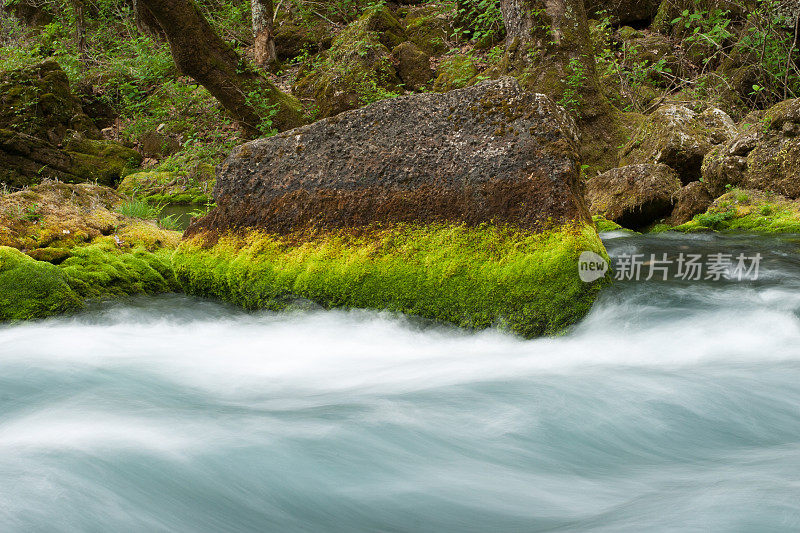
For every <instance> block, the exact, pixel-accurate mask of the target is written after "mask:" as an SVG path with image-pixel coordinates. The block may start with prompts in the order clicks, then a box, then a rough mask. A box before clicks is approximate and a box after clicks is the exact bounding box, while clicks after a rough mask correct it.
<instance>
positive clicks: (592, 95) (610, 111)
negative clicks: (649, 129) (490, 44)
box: [500, 0, 642, 172]
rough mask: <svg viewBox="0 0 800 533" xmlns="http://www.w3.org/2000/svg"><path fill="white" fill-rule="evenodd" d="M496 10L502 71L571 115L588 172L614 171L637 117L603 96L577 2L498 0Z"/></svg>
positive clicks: (582, 15)
mask: <svg viewBox="0 0 800 533" xmlns="http://www.w3.org/2000/svg"><path fill="white" fill-rule="evenodd" d="M500 10H501V12H502V15H503V23H504V25H505V28H506V48H507V53H506V59H505V63H506V69H507V70H508V71H512V72H514V73H515V75H517V76H518V77H519V78H520V80H521V81H523V82H524V83H525V85H527V86H528V87H529V88H530V89H532V90H535V91H537V92H541V93H544V94H547V95H548V96H551V97H553V98H554V99H556V100H558V101H559V103H561V104H562V105H564V107H566V108H567V109H568V110H570V111H571V112H573V114H574V115H575V117H576V119H577V122H578V125H579V126H580V129H581V132H582V136H583V142H582V143H581V155H582V158H583V162H584V163H586V164H588V165H590V167H591V171H592V172H594V171H605V170H608V169H609V168H613V167H615V166H616V163H617V162H618V157H617V151H618V147H619V146H620V144H622V143H623V141H624V139H625V138H626V135H627V133H628V131H629V130H630V129H631V128H632V127H634V126H635V125H636V124H638V123H639V122H640V121H641V119H642V117H641V116H635V115H633V114H624V113H622V112H620V111H619V110H618V109H616V108H615V107H614V106H613V105H611V103H610V102H609V101H608V99H607V98H606V97H605V95H604V94H603V91H602V89H601V86H600V81H599V79H598V75H597V70H596V66H595V60H594V51H593V48H592V44H591V41H590V37H589V25H588V22H587V20H586V11H585V9H584V4H583V0H501V1H500Z"/></svg>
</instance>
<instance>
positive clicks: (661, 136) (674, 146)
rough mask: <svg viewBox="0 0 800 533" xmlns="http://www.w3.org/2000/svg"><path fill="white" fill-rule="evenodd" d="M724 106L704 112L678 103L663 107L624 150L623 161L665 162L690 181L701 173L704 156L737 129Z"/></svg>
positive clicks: (684, 180) (685, 180) (622, 151)
mask: <svg viewBox="0 0 800 533" xmlns="http://www.w3.org/2000/svg"><path fill="white" fill-rule="evenodd" d="M732 125H733V122H732V121H731V119H730V117H728V116H727V115H725V113H724V112H723V111H720V110H718V109H717V110H709V111H706V112H704V113H702V114H698V113H695V112H694V111H692V110H691V109H688V108H686V107H683V106H677V105H672V104H670V105H664V106H661V107H659V108H658V109H657V110H656V111H654V112H653V114H652V115H650V116H649V117H648V121H647V122H646V123H645V124H644V125H643V126H642V128H641V129H639V131H638V132H637V133H636V134H634V136H633V137H632V138H631V140H630V141H628V143H626V144H625V146H623V148H622V150H621V152H620V165H621V166H626V165H632V164H637V163H662V164H665V165H667V166H669V167H671V168H672V169H673V170H675V171H676V172H677V173H678V176H679V177H680V179H681V181H682V182H683V183H684V184H688V183H690V182H692V181H698V180H699V179H700V177H701V167H702V163H703V157H704V156H705V155H706V154H707V153H708V152H710V151H711V149H712V147H713V146H714V145H715V144H719V143H720V142H725V141H726V140H728V139H729V138H730V136H731V135H733V133H734V132H735V129H731V126H732Z"/></svg>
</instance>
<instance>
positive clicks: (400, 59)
mask: <svg viewBox="0 0 800 533" xmlns="http://www.w3.org/2000/svg"><path fill="white" fill-rule="evenodd" d="M392 55H393V56H394V57H395V58H396V59H397V63H398V66H397V73H398V74H399V75H400V79H401V80H402V81H403V84H404V85H405V87H406V89H410V90H412V91H418V90H420V89H422V88H423V87H425V86H426V85H427V84H428V82H430V81H431V80H432V79H433V77H434V72H433V69H432V68H431V58H430V56H429V55H428V54H426V53H425V52H423V51H422V50H421V49H420V48H419V47H418V46H417V45H415V44H414V43H412V42H405V43H403V44H401V45H399V46H397V47H395V49H394V50H392Z"/></svg>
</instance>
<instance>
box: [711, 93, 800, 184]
mask: <svg viewBox="0 0 800 533" xmlns="http://www.w3.org/2000/svg"><path fill="white" fill-rule="evenodd" d="M798 135H800V99H793V100H786V101H784V102H781V103H779V104H777V105H775V106H773V107H772V108H770V109H768V110H767V111H766V112H764V113H763V117H762V118H761V120H758V121H755V122H754V123H751V124H746V126H744V125H743V128H742V131H741V132H740V133H739V134H738V135H736V136H735V137H734V138H732V139H731V140H730V141H728V142H727V143H725V144H724V145H721V146H718V147H716V148H715V149H714V150H713V151H711V152H709V153H708V155H707V156H706V157H705V159H704V161H703V167H702V173H703V178H704V181H705V182H706V183H707V184H708V186H709V189H710V190H711V192H712V193H713V194H714V195H715V196H719V195H721V194H723V193H724V192H725V191H726V190H727V189H729V188H731V187H744V188H748V189H757V190H762V191H770V192H774V193H778V194H781V195H783V196H787V197H789V198H800V137H798Z"/></svg>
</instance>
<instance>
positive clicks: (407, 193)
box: [187, 78, 589, 235]
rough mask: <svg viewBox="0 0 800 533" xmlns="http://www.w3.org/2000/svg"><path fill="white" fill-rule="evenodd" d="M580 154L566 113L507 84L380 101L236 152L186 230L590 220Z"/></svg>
mask: <svg viewBox="0 0 800 533" xmlns="http://www.w3.org/2000/svg"><path fill="white" fill-rule="evenodd" d="M577 153H578V137H577V133H576V127H575V124H574V122H573V121H572V120H571V119H570V118H569V116H568V115H567V114H566V113H565V112H564V110H563V109H562V108H561V107H559V106H557V105H556V104H555V103H554V102H553V101H552V100H551V99H550V98H548V97H547V96H544V95H541V94H534V93H530V92H527V91H525V90H523V89H522V88H521V87H520V86H519V84H518V83H517V82H516V80H513V79H511V78H502V79H500V80H494V81H488V82H484V83H482V84H480V85H476V86H473V87H470V88H467V89H462V90H457V91H452V92H449V93H446V94H419V95H413V96H407V97H401V98H396V99H390V100H384V101H381V102H377V103H375V104H372V105H370V106H368V107H365V108H362V109H358V110H354V111H350V112H347V113H343V114H341V115H338V116H336V117H333V118H330V119H326V120H322V121H320V122H317V123H315V124H311V125H308V126H303V127H301V128H297V129H295V130H291V131H288V132H285V133H282V134H280V135H277V136H275V137H271V138H268V139H259V140H256V141H252V142H250V143H247V144H244V145H242V146H240V147H238V148H237V149H236V150H234V152H233V153H232V154H231V156H230V157H229V158H228V159H227V160H226V161H225V162H224V163H223V164H222V165H221V166H220V167H219V168H218V170H217V182H216V186H215V190H214V196H215V199H216V201H217V205H218V206H217V207H216V208H215V209H214V210H213V211H212V212H211V213H210V214H209V215H208V216H207V217H205V218H204V219H201V220H200V221H198V222H195V223H194V224H193V225H192V226H191V227H190V228H189V230H188V231H187V235H191V234H193V233H198V232H202V231H206V230H212V231H220V232H223V231H226V230H228V229H235V228H248V227H250V228H262V229H265V230H267V231H269V232H274V233H282V234H285V233H289V232H294V231H303V230H306V229H332V228H354V227H363V226H369V225H372V224H376V223H392V222H419V223H427V222H456V223H461V222H464V223H467V224H479V223H482V222H490V221H493V222H496V223H513V224H517V225H519V226H520V227H523V228H528V229H537V228H542V227H545V226H548V225H553V224H558V223H563V222H569V221H576V220H579V221H588V220H589V219H588V212H587V209H586V207H585V204H584V200H583V191H582V190H581V186H580V181H579V179H578V177H579V163H578V155H577Z"/></svg>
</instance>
